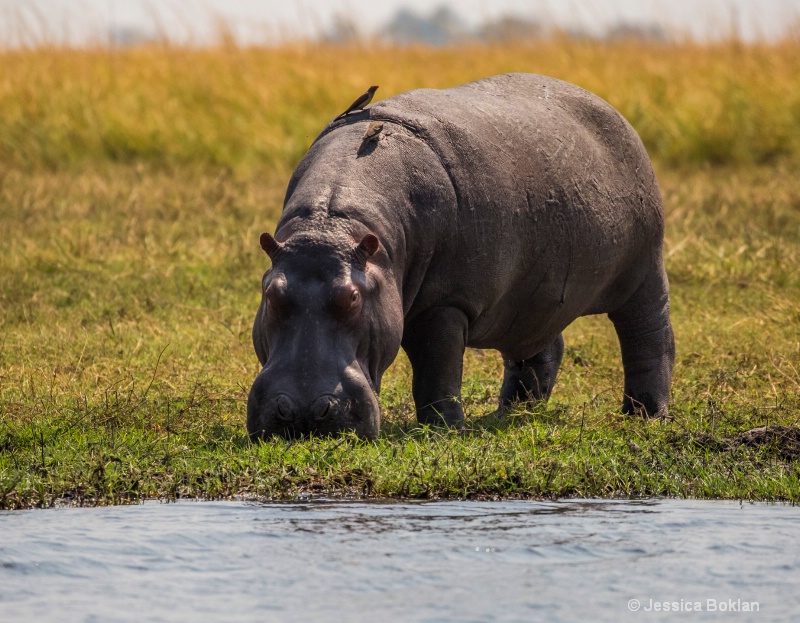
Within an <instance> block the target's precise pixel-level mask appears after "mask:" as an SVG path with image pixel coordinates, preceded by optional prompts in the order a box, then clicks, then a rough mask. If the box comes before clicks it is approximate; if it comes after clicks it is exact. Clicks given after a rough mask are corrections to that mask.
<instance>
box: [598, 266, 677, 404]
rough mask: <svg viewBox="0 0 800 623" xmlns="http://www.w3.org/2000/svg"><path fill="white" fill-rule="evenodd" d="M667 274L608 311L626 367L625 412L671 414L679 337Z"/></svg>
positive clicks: (659, 276)
mask: <svg viewBox="0 0 800 623" xmlns="http://www.w3.org/2000/svg"><path fill="white" fill-rule="evenodd" d="M666 279H667V277H666V274H664V273H663V270H662V271H661V273H660V274H657V276H655V277H652V278H651V279H649V280H648V281H645V283H644V284H643V285H642V287H641V288H639V290H638V291H637V292H636V293H635V294H634V295H633V296H632V297H631V299H630V300H628V302H627V303H625V305H624V306H623V307H622V308H621V309H619V310H617V311H615V312H613V313H611V314H609V315H608V317H609V318H611V321H612V322H613V323H614V328H615V329H616V331H617V336H618V337H619V344H620V349H621V350H622V367H623V368H624V369H625V393H624V398H623V401H622V412H623V413H630V414H639V415H644V416H650V417H659V418H667V417H669V394H670V385H671V384H672V365H673V363H674V361H675V338H674V336H673V333H672V324H671V323H670V320H669V298H668V294H667V292H668V290H667V281H666Z"/></svg>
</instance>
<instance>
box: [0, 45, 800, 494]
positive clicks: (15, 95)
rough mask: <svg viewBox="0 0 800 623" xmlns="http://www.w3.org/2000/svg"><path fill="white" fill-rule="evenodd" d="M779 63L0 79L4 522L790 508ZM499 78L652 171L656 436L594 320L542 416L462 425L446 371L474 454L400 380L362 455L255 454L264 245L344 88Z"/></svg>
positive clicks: (283, 446)
mask: <svg viewBox="0 0 800 623" xmlns="http://www.w3.org/2000/svg"><path fill="white" fill-rule="evenodd" d="M798 52H800V44H798V43H794V42H787V43H781V44H777V45H774V46H743V45H741V44H726V45H717V46H706V47H704V46H697V45H694V44H688V43H687V44H681V45H673V46H660V47H646V46H638V45H635V44H618V45H613V46H605V45H600V44H587V43H576V42H570V41H560V42H554V43H548V44H540V45H537V46H533V47H489V48H478V47H476V48H464V49H453V50H430V49H423V48H419V49H416V48H412V49H405V50H387V49H381V48H376V49H338V48H330V49H328V48H320V47H314V46H309V47H289V48H283V49H278V50H256V49H236V48H222V49H215V50H206V51H189V50H181V49H175V48H146V49H141V50H131V51H113V52H109V51H104V50H96V51H67V50H54V49H36V50H28V51H23V52H3V53H0V76H2V78H0V110H2V111H3V113H2V115H0V232H2V238H0V239H1V240H2V242H1V243H0V244H1V245H2V246H0V251H2V252H1V253H0V508H24V507H30V506H48V505H52V504H54V503H58V502H64V501H67V502H71V503H79V504H109V503H124V502H131V501H136V500H139V499H142V498H145V497H162V498H176V497H186V496H191V497H228V496H236V495H241V496H253V497H273V498H293V497H296V496H297V495H299V494H303V493H309V492H321V493H327V494H331V493H347V494H354V495H371V496H405V497H495V496H498V497H508V496H512V497H531V496H546V497H560V496H652V495H675V496H695V497H717V498H744V499H765V500H789V501H792V502H796V501H798V500H800V460H799V458H800V437H798V436H797V430H798V426H800V424H799V423H798V417H799V416H798V414H799V413H800V297H798V294H797V293H798V292H800V272H799V271H798V269H797V267H798V266H800V179H799V178H800V176H798V175H797V171H798V168H799V167H798V163H800V142H799V141H800V138H799V137H800V54H798ZM392 68H393V69H392ZM508 70H515V71H516V70H521V71H537V72H541V73H547V74H550V75H554V76H557V77H560V78H563V79H566V80H570V81H572V82H576V83H578V84H581V85H582V86H585V87H587V88H590V89H592V90H594V91H596V92H598V93H600V94H601V95H603V96H604V97H605V98H606V99H608V100H609V101H611V102H612V103H613V104H614V105H615V106H617V107H618V108H619V109H620V110H621V111H622V112H623V113H624V114H625V115H626V116H627V117H628V118H629V119H630V120H631V121H632V122H633V123H634V125H635V126H636V127H637V130H638V131H639V132H640V133H641V134H642V136H643V138H644V140H645V142H646V144H647V147H648V149H649V151H650V153H651V155H652V156H653V157H654V160H655V163H656V168H657V173H658V176H659V180H660V182H661V186H662V192H663V194H664V199H665V206H666V228H667V233H666V238H667V239H666V244H665V255H666V258H667V270H668V273H669V275H670V280H671V284H672V309H673V312H672V313H673V322H674V326H675V333H676V340H677V348H678V357H677V361H676V368H675V382H674V387H673V408H672V413H673V415H674V419H673V420H672V421H668V422H650V421H643V420H640V419H637V418H625V417H623V416H622V415H621V414H620V413H619V411H618V403H619V401H620V392H621V387H622V369H621V363H620V360H619V352H618V346H617V343H616V340H615V337H614V334H613V330H612V328H611V325H610V323H609V322H608V321H607V320H606V319H605V318H603V317H592V318H583V319H580V320H579V321H577V322H576V323H575V324H574V325H572V326H571V327H570V328H569V329H568V331H567V333H566V335H565V337H566V342H567V354H566V356H565V361H564V365H563V369H562V371H561V374H560V378H559V380H558V383H557V385H556V388H555V392H554V394H553V398H552V400H551V402H550V403H549V404H548V405H546V406H539V407H536V408H535V409H532V410H528V411H526V410H522V409H519V410H517V411H516V412H514V413H513V414H512V415H511V416H509V417H508V418H506V419H503V420H494V419H492V418H485V417H481V416H484V415H486V414H487V413H489V412H491V411H492V410H493V408H494V406H495V401H496V396H497V394H498V392H499V386H500V379H501V363H500V360H499V357H498V356H497V355H496V353H493V352H479V351H470V352H468V353H467V362H466V367H465V370H466V374H465V379H464V388H463V392H464V401H465V406H466V410H467V415H468V426H469V428H470V430H469V431H467V432H466V433H464V434H459V433H457V432H453V431H447V430H441V429H425V428H420V427H418V426H417V425H416V423H415V422H414V418H413V403H412V401H411V392H410V369H409V366H408V363H407V360H406V359H405V358H404V357H403V356H402V355H401V356H400V357H399V358H398V360H397V362H396V363H395V364H394V365H393V367H392V369H391V370H390V371H389V372H388V373H387V376H386V377H385V380H384V391H383V394H382V396H381V400H382V404H383V411H384V419H383V426H382V433H381V437H380V438H379V439H378V440H377V441H376V442H373V443H370V442H363V441H359V440H357V439H355V438H353V437H352V436H349V435H341V436H338V437H334V438H323V439H317V438H313V439H307V440H302V441H297V442H287V441H280V440H276V441H274V442H270V443H266V444H255V445H251V444H250V443H249V442H248V441H247V438H246V434H245V427H244V420H245V403H246V396H247V391H248V389H249V385H250V383H251V381H252V379H253V377H254V376H255V374H256V372H257V363H256V358H255V355H254V353H253V352H252V346H251V343H250V328H251V324H252V317H253V315H254V313H255V310H256V307H257V305H258V301H259V284H260V277H261V274H262V272H263V270H264V269H265V268H266V267H267V261H266V257H265V256H264V254H263V252H262V251H261V250H260V248H259V245H258V242H257V241H258V234H259V233H260V232H261V231H265V230H269V229H272V228H273V227H274V224H275V222H276V220H277V217H278V215H279V212H280V206H281V201H282V196H283V192H284V189H285V185H286V182H287V179H288V174H289V172H290V171H291V169H292V167H293V166H294V165H295V164H296V162H297V160H298V158H299V157H300V156H301V155H302V153H303V152H304V150H305V149H306V148H307V146H308V144H309V143H310V141H311V140H313V137H314V136H315V135H316V133H317V131H318V129H319V128H320V127H321V126H322V125H323V124H324V123H325V122H326V121H327V120H328V119H330V118H331V117H332V116H333V115H334V114H336V113H337V112H339V110H340V109H342V108H344V106H346V105H347V104H348V103H349V102H350V101H351V100H352V99H353V97H354V95H357V94H358V93H360V92H361V91H363V88H364V86H365V85H368V84H371V83H374V82H378V83H379V84H381V90H380V91H379V92H378V95H382V96H384V97H386V96H388V95H391V94H393V93H396V92H400V91H403V90H406V89H409V88H413V87H417V86H440V87H441V86H449V85H452V84H457V83H460V82H463V81H466V80H469V79H472V78H477V77H480V76H483V75H490V74H493V73H498V72H501V71H508ZM762 426H767V427H768V428H767V429H766V431H765V432H763V433H762V434H760V435H759V434H750V435H747V434H745V432H746V431H748V430H750V429H753V428H756V427H762Z"/></svg>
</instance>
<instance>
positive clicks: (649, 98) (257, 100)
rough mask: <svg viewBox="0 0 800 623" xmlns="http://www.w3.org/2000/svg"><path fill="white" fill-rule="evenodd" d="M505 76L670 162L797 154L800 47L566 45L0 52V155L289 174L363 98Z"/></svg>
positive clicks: (21, 161)
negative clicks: (515, 75) (622, 119)
mask: <svg viewBox="0 0 800 623" xmlns="http://www.w3.org/2000/svg"><path fill="white" fill-rule="evenodd" d="M509 71H523V72H533V73H542V74H547V75H550V76H554V77H557V78H561V79H563V80H567V81H569V82H574V83H576V84H578V85H580V86H583V87H585V88H587V89H589V90H590V91H593V92H595V93H597V94H599V95H600V96H602V97H604V98H605V99H607V100H608V101H609V102H610V103H611V104H613V105H614V106H615V107H616V108H618V109H619V110H620V111H621V112H622V113H623V114H624V115H625V116H626V117H627V118H628V119H629V120H630V121H631V123H633V125H634V126H635V127H636V129H637V130H638V132H639V133H640V134H641V136H642V138H643V140H644V142H645V144H646V146H647V148H648V150H649V152H650V154H651V156H653V157H654V158H656V159H659V160H663V161H665V162H668V163H671V164H685V163H697V162H710V163H716V164H721V163H745V164H749V163H763V162H770V161H772V160H774V159H776V158H778V157H780V156H783V155H786V154H794V155H796V154H797V153H798V152H799V151H800V138H799V137H800V43H798V42H786V43H781V44H777V45H771V46H766V45H751V46H744V45H742V44H738V43H728V44H719V45H714V46H701V45H697V44H690V43H686V44H680V45H660V46H653V45H649V46H648V45H643V44H637V43H619V44H614V45H604V44H600V43H588V42H587V43H581V42H575V41H570V40H563V41H555V42H550V43H541V44H536V45H527V46H523V45H516V46H472V47H459V48H452V49H444V50H437V49H430V48H424V47H420V48H403V49H396V48H385V47H380V46H361V47H349V48H340V47H324V46H317V45H314V46H300V45H298V46H292V47H286V48H279V49H239V48H236V47H232V46H229V47H224V48H219V49H211V50H185V49H176V48H169V47H163V48H161V47H155V48H144V49H133V50H123V51H119V50H94V51H77V50H63V49H37V50H32V51H24V52H3V53H0V76H2V78H0V110H2V115H0V159H1V160H2V162H4V163H6V165H9V164H13V165H15V166H26V167H30V166H45V167H48V168H63V167H69V166H72V165H75V164H79V163H86V162H100V161H106V160H112V161H122V162H131V161H152V162H156V163H159V164H181V163H183V164H185V163H203V164H212V165H224V166H230V167H235V168H247V169H249V170H253V169H255V168H258V167H262V166H268V167H273V168H274V167H277V168H280V169H282V170H285V168H286V167H291V166H293V165H294V164H295V163H296V161H297V160H298V159H299V157H300V156H301V155H302V154H303V152H304V151H305V149H306V148H307V146H308V145H309V143H310V142H311V140H313V138H314V136H316V134H317V132H318V131H319V129H320V128H321V127H322V126H323V125H324V123H325V122H327V121H328V120H330V119H331V118H332V117H333V116H334V115H335V114H336V113H338V112H340V111H341V110H342V109H343V108H344V107H345V106H346V105H347V104H348V103H349V102H350V101H352V100H353V99H354V97H355V96H356V95H358V94H360V93H361V92H363V90H364V88H365V86H367V85H369V84H375V83H378V84H380V85H381V88H380V90H379V91H378V94H377V98H376V99H381V98H384V97H388V96H390V95H393V94H395V93H399V92H402V91H406V90H409V89H413V88H419V87H434V88H444V87H448V86H453V85H455V84H459V83H462V82H466V81H469V80H474V79H477V78H481V77H485V76H488V75H492V74H496V73H503V72H509Z"/></svg>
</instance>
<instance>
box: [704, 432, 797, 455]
mask: <svg viewBox="0 0 800 623" xmlns="http://www.w3.org/2000/svg"><path fill="white" fill-rule="evenodd" d="M693 441H694V442H695V443H697V444H699V445H701V446H703V447H704V448H708V449H709V450H715V451H725V450H733V449H734V448H738V447H740V446H746V447H748V448H760V447H763V446H769V447H770V448H771V449H772V450H773V451H774V452H775V454H776V455H778V456H779V457H780V458H781V459H783V460H786V461H794V460H796V459H800V428H798V427H796V426H782V425H780V424H773V425H769V426H758V427H756V428H751V429H750V430H746V431H744V432H741V433H739V434H738V435H734V436H733V437H725V438H722V439H716V438H715V437H714V436H713V435H710V434H708V433H700V434H698V435H695V436H694V437H693Z"/></svg>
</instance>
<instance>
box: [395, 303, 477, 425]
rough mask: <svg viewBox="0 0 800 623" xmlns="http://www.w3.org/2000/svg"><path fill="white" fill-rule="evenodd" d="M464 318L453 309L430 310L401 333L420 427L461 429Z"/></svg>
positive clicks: (465, 325)
mask: <svg viewBox="0 0 800 623" xmlns="http://www.w3.org/2000/svg"><path fill="white" fill-rule="evenodd" d="M466 338H467V317H466V316H465V315H464V313H463V312H462V311H460V310H458V309H456V308H453V307H436V308H433V309H430V310H428V311H426V312H424V313H422V314H420V315H419V316H417V317H416V318H414V319H413V320H412V321H411V322H409V323H407V324H406V326H405V328H404V331H403V343H402V345H403V350H405V351H406V354H407V355H408V359H409V361H410V362H411V368H412V371H413V378H412V383H411V390H412V393H413V395H414V404H415V405H416V407H417V420H418V421H419V422H420V423H421V424H447V425H448V426H461V425H463V423H464V409H463V407H462V406H461V375H462V372H463V367H464V348H465V346H466Z"/></svg>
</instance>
